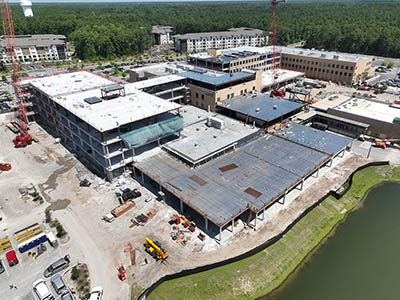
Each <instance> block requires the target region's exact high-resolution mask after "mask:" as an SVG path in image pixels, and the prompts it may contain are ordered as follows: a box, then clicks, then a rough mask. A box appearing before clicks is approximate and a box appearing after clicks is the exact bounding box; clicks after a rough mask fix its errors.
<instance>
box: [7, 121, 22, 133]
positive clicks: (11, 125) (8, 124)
mask: <svg viewBox="0 0 400 300" xmlns="http://www.w3.org/2000/svg"><path fill="white" fill-rule="evenodd" d="M6 127H7V128H8V129H10V130H11V131H12V132H14V133H19V128H17V127H16V126H15V125H14V124H12V123H7V124H6Z"/></svg>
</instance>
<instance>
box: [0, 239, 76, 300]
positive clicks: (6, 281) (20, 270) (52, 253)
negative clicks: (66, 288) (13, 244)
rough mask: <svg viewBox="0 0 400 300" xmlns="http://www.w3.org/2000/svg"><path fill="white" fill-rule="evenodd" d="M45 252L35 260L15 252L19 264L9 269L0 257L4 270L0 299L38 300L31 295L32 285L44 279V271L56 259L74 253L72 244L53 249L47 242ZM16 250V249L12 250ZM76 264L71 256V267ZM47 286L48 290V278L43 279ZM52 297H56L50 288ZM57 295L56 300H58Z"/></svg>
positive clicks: (3, 255) (2, 255)
mask: <svg viewBox="0 0 400 300" xmlns="http://www.w3.org/2000/svg"><path fill="white" fill-rule="evenodd" d="M45 245H46V248H47V250H46V251H45V252H44V253H43V254H41V255H40V256H38V257H37V258H36V259H35V258H33V257H30V256H28V254H27V253H24V254H21V253H19V252H17V251H16V252H17V257H18V259H19V263H18V264H16V265H14V266H12V267H10V266H9V265H8V262H7V260H6V258H5V254H4V253H3V254H1V255H0V259H1V262H2V264H3V266H4V268H5V272H4V273H2V274H0V290H1V299H10V300H12V299H15V300H17V299H21V300H28V299H29V300H34V299H35V300H36V299H38V298H37V296H36V295H34V293H33V289H32V284H33V282H34V281H36V280H37V279H40V278H42V279H45V278H44V276H43V272H44V270H45V269H46V268H47V267H48V266H49V265H50V264H52V263H53V262H55V261H56V260H57V259H59V258H62V257H64V256H65V255H66V254H69V253H74V254H75V253H76V250H75V249H73V246H72V243H71V244H66V245H60V246H59V247H57V248H53V247H51V246H50V245H49V243H48V242H46V243H45ZM14 249H16V248H14ZM77 262H78V260H77V257H76V256H75V257H74V255H72V256H71V265H74V264H76V263H77ZM67 271H68V269H67V270H63V271H61V272H60V273H59V274H60V275H62V274H65V273H66V272H67ZM45 280H46V284H47V286H48V287H49V288H50V287H51V284H50V278H48V279H45ZM10 285H16V287H17V288H10ZM50 289H51V291H52V293H53V295H54V296H55V295H57V294H56V292H55V291H54V289H53V288H52V287H51V288H50ZM60 298H61V296H60V295H59V296H58V297H56V299H60Z"/></svg>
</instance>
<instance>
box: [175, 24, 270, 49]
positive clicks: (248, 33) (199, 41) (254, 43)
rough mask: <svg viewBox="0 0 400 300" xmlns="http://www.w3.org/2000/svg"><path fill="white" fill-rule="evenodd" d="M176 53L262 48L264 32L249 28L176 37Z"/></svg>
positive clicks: (264, 40)
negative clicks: (243, 47)
mask: <svg viewBox="0 0 400 300" xmlns="http://www.w3.org/2000/svg"><path fill="white" fill-rule="evenodd" d="M173 38H174V45H175V51H178V52H186V51H188V52H198V51H206V50H208V49H210V48H216V49H228V48H235V47H240V46H249V47H261V46H264V45H265V44H266V42H267V41H266V37H265V36H264V35H263V31H262V30H259V29H252V28H247V27H240V28H231V29H228V31H220V32H200V33H187V34H183V35H175V36H173Z"/></svg>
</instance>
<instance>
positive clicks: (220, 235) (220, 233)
mask: <svg viewBox="0 0 400 300" xmlns="http://www.w3.org/2000/svg"><path fill="white" fill-rule="evenodd" d="M221 239H222V228H221V227H220V228H219V241H220V242H221Z"/></svg>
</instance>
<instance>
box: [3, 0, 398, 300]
mask: <svg viewBox="0 0 400 300" xmlns="http://www.w3.org/2000/svg"><path fill="white" fill-rule="evenodd" d="M279 2H284V1H272V7H273V18H272V19H273V21H272V26H271V27H272V29H271V38H270V42H271V46H270V47H271V48H269V50H268V51H270V52H269V54H268V55H269V56H268V55H266V54H265V55H266V56H265V57H264V59H265V61H266V62H265V63H264V62H262V63H260V62H257V61H252V62H248V61H247V62H246V63H245V64H246V65H245V66H244V67H243V68H244V69H243V70H238V68H236V67H237V66H238V65H233V64H231V65H230V66H229V67H230V68H231V67H235V68H234V69H232V70H234V71H232V72H230V71H228V72H225V71H226V70H224V69H223V68H224V65H222V66H221V68H222V69H221V70H219V69H218V71H217V70H216V68H217V67H218V68H219V66H217V65H216V63H217V62H219V60H218V59H213V58H210V56H207V57H202V56H199V55H198V56H197V58H196V56H193V61H195V62H193V64H197V65H196V67H193V66H190V65H186V66H187V68H186V67H182V68H181V67H177V68H173V70H174V71H173V73H174V74H173V75H171V74H170V73H168V71H166V69H168V68H167V67H166V66H165V64H159V65H157V66H156V67H154V68H155V69H157V72H158V71H159V69H162V71H160V72H158V73H160V74H158V75H155V74H152V75H151V76H150V75H149V73H148V71H149V70H147V69H146V70H144V69H143V70H136V73H135V76H132V77H134V78H136V77H145V75H146V74H147V75H148V76H150V77H151V78H141V79H143V80H140V81H139V80H138V81H135V80H133V81H135V82H132V83H126V84H124V83H122V82H116V81H115V80H112V79H110V78H107V77H105V76H102V75H100V74H98V73H95V72H93V71H90V70H77V71H72V72H70V71H66V72H59V73H55V74H51V75H48V76H36V77H30V78H21V76H20V67H19V63H18V60H17V59H14V60H13V66H12V74H13V77H12V78H13V80H12V85H13V87H14V96H15V102H16V104H17V106H18V109H17V113H15V112H7V113H4V114H0V125H1V126H2V127H3V130H0V143H1V145H3V146H2V147H1V148H0V158H1V161H0V167H1V171H0V178H1V181H0V188H1V190H2V192H3V193H2V194H3V196H2V198H1V199H0V207H1V209H0V217H1V219H0V226H1V228H2V232H3V235H4V236H0V242H1V248H0V253H3V252H6V251H14V250H13V249H15V250H16V251H14V255H15V253H16V255H17V257H18V258H19V262H20V263H19V265H18V266H17V267H13V268H12V269H11V267H12V264H11V263H9V266H7V269H6V270H7V277H10V278H9V279H8V280H7V281H10V280H11V281H15V282H17V284H18V285H19V286H20V289H19V290H18V291H14V290H13V289H11V288H10V289H7V286H6V285H7V284H5V286H3V285H0V288H1V289H2V290H3V289H4V290H5V293H6V296H5V297H6V298H7V299H20V298H21V299H22V298H23V297H27V295H29V296H28V297H27V298H29V297H30V296H31V293H32V283H33V282H34V281H35V280H36V279H38V277H43V276H42V273H43V270H44V269H45V268H46V267H47V266H48V265H49V264H50V263H51V262H53V261H54V260H55V259H54V258H60V257H68V263H69V262H70V261H69V260H71V266H72V265H76V266H80V265H82V264H86V266H87V268H88V272H89V274H90V281H89V285H90V286H91V287H93V286H101V287H102V292H101V293H103V290H104V295H106V296H104V298H105V299H129V298H130V293H131V292H132V291H131V288H132V287H133V288H132V290H134V291H133V292H132V293H134V294H138V293H139V292H138V291H142V290H144V289H146V288H147V287H149V286H150V285H151V284H153V283H154V282H156V281H157V280H158V279H160V278H161V277H163V276H165V275H168V274H174V273H177V272H180V271H183V270H187V269H192V268H196V267H199V266H203V265H208V264H212V263H217V262H219V261H222V260H226V259H228V258H232V257H235V256H238V255H241V254H243V253H245V252H247V251H249V250H251V249H254V248H255V247H257V246H258V245H260V244H262V243H264V242H265V241H267V240H269V239H270V238H272V237H274V236H276V235H277V234H279V233H281V232H282V231H283V230H284V229H285V228H286V227H287V226H288V225H289V224H291V223H292V222H293V221H294V220H295V219H296V218H297V217H298V216H300V215H301V214H302V213H303V212H304V211H305V210H306V209H307V208H309V207H310V206H312V205H313V204H314V203H316V202H317V201H318V199H319V198H320V197H322V196H323V195H324V194H326V193H327V192H328V191H330V190H334V191H336V190H337V189H339V188H340V187H341V186H342V185H343V184H344V183H345V182H346V180H347V177H348V176H349V175H350V174H351V173H352V172H353V171H354V170H355V169H357V168H358V167H360V166H361V165H364V164H365V163H367V162H371V161H374V160H382V158H384V159H385V160H388V161H390V162H392V163H400V162H399V161H398V157H399V152H400V149H398V141H399V140H398V139H396V137H395V135H396V133H398V132H400V131H399V128H398V126H399V120H400V115H399V112H400V110H399V107H398V103H397V102H393V103H392V104H391V105H387V104H383V103H377V102H373V101H367V100H363V99H360V98H353V97H348V96H344V95H343V94H342V95H341V96H340V99H337V98H339V97H336V98H332V97H333V96H332V95H331V94H330V95H331V96H330V97H331V98H332V99H329V100H324V99H322V98H321V101H319V100H320V99H318V98H317V96H316V95H317V93H316V92H315V91H314V90H313V89H311V90H309V91H307V89H299V88H293V85H294V84H296V83H298V82H300V81H301V80H304V79H303V76H304V73H303V72H297V71H291V70H282V69H281V68H280V67H279V64H280V61H279V59H280V54H279V53H278V51H277V49H276V47H277V45H276V34H277V28H276V15H275V6H276V5H277V4H278V3H279ZM7 9H9V7H8V8H7V5H6V6H3V7H2V10H7ZM3 17H4V16H3ZM9 18H10V17H9ZM8 21H9V22H12V20H10V19H9V20H8ZM10 24H12V23H10ZM11 28H12V26H10V28H9V30H11ZM6 36H8V39H7V38H6V41H7V40H8V44H7V45H8V48H7V51H8V54H9V55H11V56H12V55H13V53H14V48H15V45H14V41H13V36H14V33H13V32H11V31H9V32H8V35H7V34H6ZM242 50H243V49H242ZM247 50H249V49H247ZM237 51H238V50H237V49H233V50H231V51H227V52H226V53H225V54H224V55H225V56H227V57H228V56H229V55H230V56H231V58H232V59H230V60H229V61H231V62H232V61H233V60H237V59H239V60H240V61H242V60H244V61H245V60H246V59H249V57H250V58H253V56H254V55H255V52H249V51H248V52H246V53H244V52H241V54H240V53H239V54H240V55H239V54H238V52H237ZM243 51H244V50H243ZM263 51H264V50H260V53H259V54H260V55H264V53H263ZM217 55H218V54H217ZM232 56H235V57H232ZM267 61H268V62H267ZM210 62H211V63H212V66H213V68H212V69H206V68H207V67H208V64H209V63H210ZM254 62H255V63H256V64H261V65H262V67H263V68H265V69H261V70H258V69H254V68H255V67H256V66H255V65H254V64H251V63H254ZM202 63H204V65H201V67H199V66H198V64H202ZM248 64H251V69H247V68H248V67H249V65H248ZM267 65H268V68H267V67H266V66H267ZM153 71H154V70H153ZM261 71H262V72H261ZM149 72H150V71H149ZM157 72H155V71H154V73H157ZM166 72H167V74H166ZM224 72H225V73H224ZM261 74H262V76H260V75H261ZM136 75H137V76H136ZM318 95H320V94H318ZM316 99H317V100H316ZM339 100H340V101H339ZM324 101H325V102H326V103H324ZM318 105H320V109H318ZM322 107H323V108H324V109H325V110H324V111H321V110H322ZM371 111H373V112H371ZM360 139H362V144H361V143H360V142H361V141H360ZM382 139H383V141H381V140H382ZM368 142H369V143H370V144H368V146H369V149H367V148H366V147H367V146H365V145H366V144H365V143H368ZM378 142H384V145H385V147H374V148H372V146H373V145H375V146H379V145H380V144H378ZM386 142H387V143H388V144H386ZM374 143H375V144H374ZM365 149H367V150H368V151H367V153H365V151H364V150H365ZM45 211H46V213H45ZM49 214H50V215H51V216H52V218H53V223H52V222H50V221H49V222H47V219H48V218H49ZM55 220H56V221H57V222H58V223H54V222H55ZM32 224H33V225H32ZM52 224H56V225H55V226H52ZM58 225H61V228H63V229H64V231H65V232H62V230H60V227H59V226H58ZM56 228H58V229H56ZM60 232H61V233H63V234H61V233H60ZM50 233H51V234H50ZM49 234H50V235H49ZM52 234H53V235H52ZM54 235H56V237H54V238H53V236H54ZM54 241H56V242H57V243H55V242H54ZM47 242H49V245H50V246H51V248H49V251H47V252H46V253H44V254H43V252H41V253H40V255H41V256H39V258H38V259H36V256H35V257H34V259H32V254H28V252H29V253H31V251H33V250H35V249H36V247H38V248H37V249H39V247H42V246H41V245H43V244H47ZM53 244H54V245H55V244H57V245H58V244H59V246H54V245H53ZM53 248H54V249H53ZM32 249H33V250H32ZM40 249H42V248H40ZM37 251H39V250H37ZM7 253H8V252H7ZM35 253H36V252H35ZM37 253H39V252H37ZM37 253H36V254H35V255H37ZM8 257H9V255H8V256H7V259H8ZM1 259H2V257H1ZM2 260H3V259H2ZM3 261H5V260H3ZM17 261H18V260H17ZM9 262H10V261H9ZM24 268H30V269H31V270H32V274H25V275H23V276H20V277H18V276H19V274H22V272H24V271H23V269H24ZM19 272H21V273H19ZM68 272H72V271H71V268H69V267H68V269H67V270H66V271H65V273H63V276H64V280H65V281H66V282H67V283H68V284H67V285H69V288H68V289H67V290H68V291H67V292H68V293H69V292H71V293H72V294H74V297H75V298H76V299H83V297H81V296H80V295H81V294H84V292H85V291H86V290H85V289H84V288H82V290H83V291H80V289H79V288H73V286H74V283H73V282H70V281H71V280H70V279H69V278H70V277H71V276H70V273H68ZM25 273H28V272H25ZM0 274H1V272H0ZM143 274H145V275H143ZM67 275H68V276H67ZM0 276H6V274H2V275H0ZM67 277H68V278H67ZM4 282H5V281H4ZM56 292H57V291H56ZM95 292H96V291H92V292H91V293H95ZM17 293H20V294H17ZM57 293H58V292H57ZM88 293H89V290H88V291H87V292H86V294H88ZM18 297H20V298H18ZM34 297H36V296H34ZM29 299H30V298H29ZM35 299H36V298H35Z"/></svg>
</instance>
